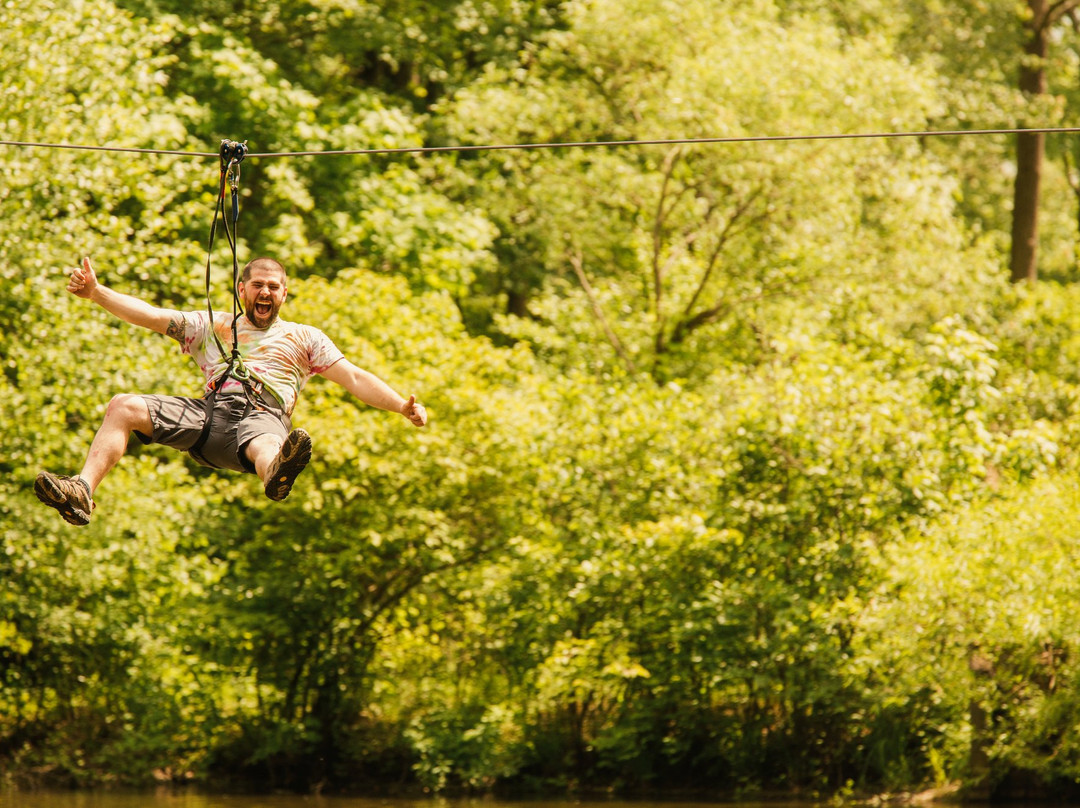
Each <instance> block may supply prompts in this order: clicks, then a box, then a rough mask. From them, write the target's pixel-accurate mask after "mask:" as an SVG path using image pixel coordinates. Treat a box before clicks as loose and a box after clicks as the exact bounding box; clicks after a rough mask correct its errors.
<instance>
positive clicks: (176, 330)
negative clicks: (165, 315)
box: [165, 315, 185, 342]
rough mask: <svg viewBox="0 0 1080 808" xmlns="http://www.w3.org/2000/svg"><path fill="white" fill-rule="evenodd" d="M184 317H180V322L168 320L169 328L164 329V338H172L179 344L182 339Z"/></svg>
mask: <svg viewBox="0 0 1080 808" xmlns="http://www.w3.org/2000/svg"><path fill="white" fill-rule="evenodd" d="M184 325H185V322H184V316H183V315H180V322H177V321H176V320H174V319H171V320H169V327H168V328H166V329H165V336H167V337H172V338H173V339H174V340H176V341H177V342H180V341H181V340H182V339H183V338H184Z"/></svg>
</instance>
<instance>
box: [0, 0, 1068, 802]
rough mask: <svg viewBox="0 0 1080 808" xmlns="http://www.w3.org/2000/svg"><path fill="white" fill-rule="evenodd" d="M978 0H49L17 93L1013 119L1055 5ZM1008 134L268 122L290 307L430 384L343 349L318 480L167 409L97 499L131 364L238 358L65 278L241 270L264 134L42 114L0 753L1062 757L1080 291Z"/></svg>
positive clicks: (169, 100)
mask: <svg viewBox="0 0 1080 808" xmlns="http://www.w3.org/2000/svg"><path fill="white" fill-rule="evenodd" d="M954 5H955V9H953V8H952V7H950V8H949V9H946V7H945V6H944V5H941V4H930V6H929V7H926V8H923V6H926V4H911V3H906V2H900V0H896V1H895V2H894V1H893V0H860V1H859V2H857V3H848V4H836V3H821V2H816V0H811V1H809V2H786V1H785V2H781V0H775V1H772V0H751V1H750V2H745V3H740V4H735V5H734V6H733V7H732V8H730V9H726V10H725V13H724V14H717V13H716V10H715V8H714V7H713V6H714V4H710V3H707V2H703V1H702V2H698V1H697V0H691V1H690V2H678V3H676V2H644V1H643V0H642V2H637V1H636V0H635V2H631V3H625V2H621V3H616V2H609V0H594V1H593V2H573V3H569V4H565V5H558V6H556V5H553V4H551V3H548V2H519V1H518V0H513V1H512V2H511V1H509V0H508V1H507V2H501V1H500V2H491V3H484V4H481V3H476V2H471V0H469V1H468V2H438V3H414V2H396V3H364V2H338V1H335V2H314V0H308V1H307V2H298V1H297V0H288V1H286V0H275V2H269V3H260V4H235V3H225V2H218V0H196V2H185V3H173V2H165V1H164V0H156V2H141V0H140V1H138V2H137V1H136V0H130V1H129V2H124V3H109V2H105V1H104V0H98V1H97V2H85V3H79V4H75V5H74V6H71V7H70V8H69V7H68V6H67V5H64V4H51V3H40V4H36V5H30V6H26V5H25V4H21V5H20V4H16V3H5V4H2V5H0V23H3V26H4V29H5V31H10V32H14V35H16V36H17V37H18V41H19V42H20V44H21V47H20V48H19V49H10V48H9V49H7V50H4V51H0V133H2V135H3V139H5V140H21V141H35V142H40V141H55V142H76V143H82V144H90V143H103V144H107V145H112V146H123V147H135V148H169V149H176V150H194V151H209V150H213V149H215V148H216V146H217V144H218V142H219V140H220V139H221V138H224V137H228V138H230V139H241V140H243V139H246V140H248V141H249V145H250V146H251V148H252V150H253V151H256V152H258V151H276V150H295V149H300V148H309V149H312V150H324V149H335V150H354V149H363V148H370V147H373V146H377V147H384V148H390V149H406V148H414V147H417V146H421V145H425V144H453V143H464V144H491V143H503V142H506V143H508V142H514V141H530V142H537V141H560V140H561V141H570V140H574V141H576V140H603V139H629V138H644V139H663V138H670V137H716V136H724V135H742V134H749V135H764V134H793V133H804V134H810V133H819V132H824V131H850V132H856V131H869V130H872V129H876V130H889V129H916V128H921V127H923V126H925V125H926V124H927V123H928V122H929V123H932V124H937V123H942V122H943V125H944V124H947V125H948V126H950V127H951V126H953V125H955V126H962V125H968V124H971V125H974V124H975V123H978V124H982V125H987V126H989V125H996V124H998V123H1007V122H1010V121H1011V118H1012V117H1013V116H1014V115H1015V113H1016V111H1017V109H1018V106H1017V99H1016V98H1015V96H1014V94H1013V93H1012V91H1011V90H1010V89H1009V88H1010V87H1011V82H1012V78H1013V77H1012V75H1011V72H1012V71H1013V70H1015V67H1016V63H1015V59H1014V58H1013V57H1015V55H1016V53H1015V50H1014V46H1015V44H1016V42H1015V40H1016V36H1017V35H1018V31H1017V29H1016V28H1015V27H1013V24H1014V23H1015V22H1016V17H1015V13H1014V8H1013V5H1011V4H1006V3H990V4H986V3H983V4H971V3H959V4H954ZM983 7H985V10H986V11H987V14H986V15H985V16H980V13H981V10H982V9H983ZM120 9H126V11H125V10H120ZM920 9H921V11H920ZM946 11H948V12H949V13H945V12H946ZM916 12H919V13H916ZM924 12H925V13H924ZM954 12H955V13H954ZM1059 34H1060V38H1059V40H1056V41H1055V48H1056V50H1055V53H1054V57H1053V58H1054V59H1055V60H1056V61H1055V65H1056V68H1055V69H1057V70H1060V71H1062V72H1060V73H1056V74H1055V75H1056V76H1058V77H1064V78H1066V79H1067V78H1068V77H1069V76H1072V75H1073V73H1074V72H1075V64H1076V59H1075V54H1074V44H1075V43H1073V42H1072V37H1071V35H1070V34H1069V32H1068V31H1067V30H1066V29H1064V28H1063V29H1061V31H1059ZM970 41H983V42H985V43H986V44H988V45H989V44H994V45H995V47H986V48H973V49H970V52H969V51H968V50H964V49H963V48H962V47H961V44H962V43H964V42H970ZM103 64H104V65H109V66H110V67H109V70H108V71H104V70H103V69H102V65H103ZM1069 71H1073V72H1072V73H1070V72H1069ZM1044 112H1045V114H1046V115H1047V116H1048V117H1046V118H1045V120H1047V121H1054V120H1058V118H1055V117H1053V116H1054V115H1057V114H1058V113H1057V111H1056V110H1054V109H1048V110H1044ZM1040 120H1043V119H1040ZM1005 146H1006V144H1005V143H1004V142H1003V141H1002V142H996V141H992V140H987V139H974V138H972V139H967V140H963V141H959V142H957V141H948V142H946V141H944V140H942V141H938V142H933V143H931V142H925V143H924V142H919V141H916V140H903V141H892V142H890V141H885V140H878V141H860V142H855V141H847V142H832V143H813V144H811V143H800V144H766V143H757V144H744V145H742V146H735V145H733V144H728V145H723V146H721V145H719V144H717V145H715V146H707V147H706V146H698V147H689V146H685V147H669V146H656V147H649V148H634V149H631V148H620V149H558V150H545V151H540V150H533V151H505V150H496V151H489V152H484V151H477V152H469V153H466V154H457V155H441V156H425V157H418V156H411V155H405V154H395V155H380V156H373V155H353V156H344V155H335V156H332V157H331V156H324V157H319V158H289V159H286V158H259V159H252V160H251V162H250V163H245V164H244V172H243V182H242V189H243V194H244V197H243V202H242V208H243V215H242V217H241V220H240V223H241V227H240V229H241V239H240V245H239V246H240V252H241V254H242V255H241V260H245V259H246V258H247V257H249V256H250V255H253V254H274V255H276V256H278V257H280V258H281V259H282V260H284V261H285V262H286V263H287V265H288V266H289V269H290V298H289V302H288V304H287V309H286V312H285V316H286V317H287V318H288V319H291V320H296V321H300V322H310V323H312V324H315V325H317V326H319V327H320V328H322V329H323V330H324V331H325V332H326V333H328V334H329V335H330V336H331V337H332V338H333V339H334V340H335V341H336V342H337V344H338V345H339V346H340V347H341V348H342V349H343V350H344V351H345V353H346V354H347V355H348V356H349V357H350V359H352V360H353V361H354V362H356V363H357V364H358V365H360V366H362V367H364V368H367V369H369V370H370V371H372V372H374V373H375V374H376V375H378V376H380V377H381V378H384V379H385V380H387V381H388V382H389V383H390V384H391V385H392V386H393V387H395V388H396V389H399V390H400V391H401V392H403V393H405V394H410V393H413V392H415V393H416V394H417V395H418V396H419V397H420V398H421V399H422V400H423V402H424V403H425V404H426V406H427V407H428V410H429V413H430V415H431V423H430V424H429V426H428V427H427V428H426V429H424V430H415V429H413V428H412V427H410V426H409V425H408V424H406V423H405V422H404V421H403V420H402V419H400V418H399V417H398V416H396V415H394V414H388V413H383V412H379V411H375V410H371V409H368V408H365V407H363V406H362V405H360V404H359V403H358V402H356V401H355V400H352V399H351V398H350V397H349V396H347V395H346V394H345V393H344V391H343V390H341V389H339V388H337V387H334V386H331V385H329V384H327V383H325V382H324V381H322V380H321V379H315V380H312V382H311V383H310V385H309V387H308V389H307V390H306V391H305V396H304V398H303V399H302V402H301V404H300V407H299V408H298V410H297V412H296V414H295V420H296V423H297V424H298V425H302V426H304V427H305V428H306V429H308V430H309V431H310V432H311V433H312V434H313V436H314V440H315V456H314V459H313V461H312V464H311V466H310V467H309V469H308V470H307V471H306V472H305V473H304V475H303V476H302V477H301V478H300V480H299V482H298V484H297V486H296V489H295V491H294V493H293V495H292V496H291V497H290V498H289V500H287V501H286V502H284V503H270V502H268V501H266V500H265V499H264V498H263V497H262V494H261V490H260V487H259V485H258V482H257V481H256V480H255V479H254V478H252V477H250V476H240V475H234V474H228V473H219V472H214V471H210V470H206V469H203V468H201V467H198V466H196V465H194V464H193V463H191V462H190V461H188V460H186V459H185V458H184V457H182V456H180V455H177V454H176V453H173V452H169V451H167V450H164V449H161V448H154V447H142V446H141V445H135V444H134V442H133V445H132V446H131V450H130V452H129V454H128V456H127V457H125V459H124V460H123V461H122V462H121V463H120V465H119V466H118V467H117V469H116V470H115V471H114V472H113V473H112V474H111V475H110V476H109V478H108V479H107V480H106V481H105V483H104V484H103V485H102V486H101V488H100V489H99V490H98V492H97V495H96V496H97V505H98V509H97V512H96V513H95V516H94V519H93V522H92V524H91V525H90V526H89V527H88V528H86V529H82V530H77V529H71V528H68V527H67V526H65V525H64V524H63V523H61V522H60V520H58V519H57V518H56V514H54V513H53V512H52V511H51V510H48V509H46V508H42V507H41V506H40V505H39V504H38V503H37V502H36V500H35V498H34V496H33V494H32V490H31V487H32V481H33V478H34V475H35V474H36V472H37V471H38V470H39V469H42V468H48V469H51V470H55V471H59V472H65V473H70V472H72V471H74V470H76V469H77V468H78V466H79V464H80V463H81V462H82V458H83V456H84V453H85V451H86V447H87V445H88V444H89V441H90V440H91V438H92V436H93V433H94V430H95V429H96V427H97V425H98V424H99V423H100V420H101V418H102V416H103V413H104V410H105V407H106V405H107V403H108V401H109V399H110V398H111V397H112V396H113V395H115V394H117V393H121V392H135V391H140V392H169V393H179V394H193V393H195V391H196V390H197V389H198V386H199V385H198V381H199V380H198V379H197V376H196V371H195V369H194V368H193V367H191V366H190V363H189V362H188V361H187V360H186V359H185V358H184V357H182V356H181V355H180V353H179V351H178V349H177V347H176V345H175V344H174V343H172V342H171V341H169V340H166V339H163V338H161V337H159V336H158V335H155V334H150V333H146V332H142V331H139V330H137V329H134V328H131V327H129V326H126V325H123V324H120V323H117V322H116V320H115V319H113V318H110V317H109V316H108V315H106V314H105V313H104V312H102V311H101V310H100V309H98V308H96V307H94V306H93V305H92V304H90V303H87V302H85V301H81V300H77V299H75V298H73V297H71V296H70V295H67V294H65V293H64V291H63V287H64V273H65V271H66V269H67V268H69V267H71V266H73V265H74V264H75V262H76V261H77V260H78V258H79V257H80V256H81V255H83V254H91V255H93V256H94V258H95V260H96V265H97V267H98V269H99V273H100V274H101V276H102V277H103V278H104V279H105V280H106V281H107V282H108V283H109V284H110V285H111V286H112V287H114V288H117V289H119V290H121V291H126V292H131V293H134V294H137V295H139V296H141V297H144V298H146V299H149V300H152V301H154V302H156V303H161V304H166V305H169V306H174V307H177V308H182V309H194V308H199V307H201V306H202V303H203V300H202V271H203V266H204V263H205V258H206V256H205V252H204V251H205V245H206V230H205V228H206V225H207V224H208V223H209V220H210V215H211V213H212V209H213V203H214V194H215V192H216V188H217V185H216V181H217V170H218V166H217V164H216V160H203V159H194V158H191V159H189V158H183V157H175V156H153V157H151V156H145V155H139V156H134V155H131V154H126V153H111V152H110V153H98V152H94V153H85V152H79V151H75V150H54V149H48V150H46V149H30V148H15V147H3V148H4V152H3V155H2V158H3V159H2V160H0V216H2V218H3V221H4V222H5V226H4V228H3V229H2V231H0V279H2V284H3V286H2V289H3V293H4V294H3V296H2V299H0V362H2V364H3V373H2V374H0V401H2V402H3V404H2V406H0V433H2V434H3V435H4V440H3V444H2V446H0V471H3V472H4V473H3V475H2V477H0V777H2V778H4V779H6V780H12V781H15V782H41V781H45V782H52V783H57V782H59V783H65V784H71V785H94V784H101V783H124V784H133V783H135V784H141V783H145V782H148V781H149V780H150V779H151V778H155V777H156V778H175V779H178V780H186V779H191V778H195V779H198V780H200V781H203V782H206V783H222V782H226V783H228V784H229V785H237V784H242V783H255V784H258V785H260V786H263V787H265V786H266V785H267V784H269V785H271V786H272V787H278V788H293V789H297V790H311V789H333V788H349V787H355V786H357V785H358V784H361V783H362V784H365V785H371V784H380V783H399V782H400V781H401V780H402V778H404V779H405V780H406V781H407V784H408V785H416V786H418V787H421V788H426V789H430V790H434V791H452V790H455V789H459V790H472V791H482V790H487V789H492V788H498V787H503V786H517V787H521V788H536V789H552V788H561V789H574V788H589V787H605V788H611V789H620V788H625V789H628V790H629V789H633V788H638V787H651V788H658V789H662V788H666V787H671V786H681V785H683V784H686V783H688V782H691V783H695V784H697V785H699V786H700V787H701V788H702V789H706V790H707V791H708V793H709V794H711V795H714V796H715V795H720V794H723V795H730V794H750V793H753V792H755V791H769V792H773V791H776V790H779V789H785V788H786V789H791V790H793V791H799V792H801V793H812V794H819V795H821V794H828V793H835V794H847V795H851V794H857V793H863V792H881V791H889V790H911V789H914V788H918V787H921V786H946V785H952V784H960V785H962V786H965V787H968V788H971V789H980V788H981V789H983V793H985V792H986V789H988V788H991V789H992V788H997V789H999V790H1004V789H1005V788H1006V787H1007V786H1008V784H1009V782H1010V781H1012V780H1022V781H1024V782H1028V783H1034V784H1036V785H1040V786H1043V787H1046V788H1048V789H1058V790H1059V792H1058V793H1061V791H1060V790H1061V789H1063V788H1064V787H1065V786H1066V785H1068V784H1071V783H1075V781H1076V778H1077V776H1078V766H1080V762H1078V760H1080V759H1078V757H1077V748H1078V743H1077V739H1076V737H1075V728H1074V727H1073V723H1074V722H1073V721H1072V716H1073V715H1074V714H1075V709H1076V705H1075V700H1076V699H1075V697H1074V695H1073V690H1074V689H1075V688H1074V686H1073V685H1074V683H1075V681H1076V679H1077V671H1076V670H1075V667H1076V666H1075V662H1074V660H1075V659H1076V658H1077V657H1078V654H1077V643H1078V640H1077V637H1076V636H1074V635H1075V632H1074V631H1073V629H1072V628H1071V625H1070V622H1069V617H1070V615H1071V611H1072V610H1071V604H1072V603H1073V601H1074V600H1075V595H1076V593H1075V592H1074V591H1073V590H1074V588H1075V585H1074V584H1073V583H1072V581H1074V580H1075V579H1076V570H1075V569H1073V566H1074V565H1073V563H1072V558H1073V556H1074V555H1075V553H1074V552H1073V549H1072V544H1073V533H1074V532H1075V531H1074V530H1073V528H1072V525H1073V524H1075V520H1076V515H1077V513H1078V512H1080V500H1078V499H1077V495H1076V494H1077V491H1076V489H1077V484H1076V479H1075V477H1076V473H1077V471H1076V470H1077V462H1076V459H1077V448H1078V447H1080V434H1078V433H1077V430H1076V427H1075V424H1076V423H1077V422H1078V421H1077V419H1076V417H1075V416H1076V413H1077V404H1078V401H1080V398H1078V395H1077V390H1078V388H1077V384H1078V381H1080V379H1078V376H1077V372H1076V367H1077V366H1078V363H1080V355H1078V351H1077V346H1076V345H1075V344H1074V342H1075V340H1074V338H1073V336H1072V334H1073V333H1074V332H1075V331H1076V330H1077V329H1076V328H1075V327H1074V326H1075V325H1076V323H1075V322H1074V320H1075V319H1076V315H1075V314H1074V312H1075V310H1076V306H1075V305H1074V303H1075V301H1074V300H1073V297H1074V293H1073V291H1072V289H1071V287H1069V286H1067V285H1064V284H1057V283H1055V284H1043V285H1041V286H1039V287H1038V288H1026V287H1025V288H1012V287H1008V286H1007V285H1006V283H1005V281H1004V277H1003V276H1004V273H1003V271H1002V269H1001V267H1000V262H999V257H1000V250H1001V244H1002V243H1003V242H1002V233H1003V232H1004V222H1003V212H1004V211H1005V210H1006V208H1007V205H1006V204H1005V203H1003V202H1002V201H1001V200H1002V193H1003V182H1004V180H1005V179H1007V172H1006V171H1005V170H1004V169H1003V161H1004V159H1005ZM1049 179H1050V183H1051V186H1052V189H1053V193H1054V194H1061V193H1064V192H1065V188H1066V186H1067V184H1068V183H1067V181H1068V179H1069V177H1068V173H1067V172H1066V171H1064V170H1063V171H1062V172H1061V173H1060V175H1056V176H1055V175H1052V176H1051V177H1050V178H1049ZM1057 198H1059V199H1060V196H1059V197H1057ZM1059 207H1060V208H1061V211H1062V212H1061V213H1060V214H1059V215H1058V218H1057V219H1048V220H1047V221H1048V222H1050V226H1049V228H1048V230H1049V234H1048V243H1049V244H1051V245H1054V244H1056V245H1057V246H1056V247H1053V249H1051V250H1049V251H1048V252H1049V253H1050V255H1051V258H1050V259H1049V260H1050V261H1051V265H1053V266H1058V267H1059V271H1057V273H1056V274H1057V275H1058V276H1059V277H1060V278H1067V277H1069V273H1068V272H1067V271H1064V270H1060V266H1062V265H1064V263H1065V262H1067V260H1071V259H1069V258H1068V256H1069V255H1071V253H1070V251H1069V249H1067V247H1068V246H1069V245H1071V243H1072V240H1073V239H1070V238H1069V237H1068V236H1067V234H1068V232H1069V228H1070V227H1071V224H1070V223H1068V222H1067V219H1068V218H1069V216H1070V215H1071V213H1070V208H1069V206H1068V205H1060V206H1059ZM219 244H220V242H219ZM222 253H224V250H222V251H221V252H216V254H215V255H214V256H212V258H213V261H214V262H215V263H216V264H218V267H220V266H221V265H222V264H223V263H224V262H225V261H226V260H227V258H225V257H224V256H223V254H222ZM218 267H215V272H216V274H215V276H214V288H213V290H212V296H213V297H215V299H216V300H217V302H219V304H220V303H222V302H224V301H225V300H226V299H227V298H225V295H224V289H223V288H221V286H220V278H221V277H223V276H224V274H225V271H224V270H222V269H219V268H218Z"/></svg>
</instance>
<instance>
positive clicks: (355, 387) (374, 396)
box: [322, 359, 427, 426]
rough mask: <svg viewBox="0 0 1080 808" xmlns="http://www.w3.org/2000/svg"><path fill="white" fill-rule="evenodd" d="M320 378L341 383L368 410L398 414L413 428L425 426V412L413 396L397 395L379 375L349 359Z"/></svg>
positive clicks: (325, 371)
mask: <svg viewBox="0 0 1080 808" xmlns="http://www.w3.org/2000/svg"><path fill="white" fill-rule="evenodd" d="M322 375H323V376H324V377H325V378H327V379H329V380H330V381H332V382H334V383H335V384H340V385H341V386H342V387H344V388H345V389H346V390H348V391H349V392H350V393H352V394H353V395H354V396H356V397H357V398H358V399H360V400H361V401H363V402H364V403H365V404H367V405H369V406H371V407H378V408H379V409H380V410H386V411H387V412H398V413H401V414H402V415H404V416H405V417H406V418H408V419H409V421H410V422H411V423H412V425H413V426H424V425H425V424H426V423H427V411H426V410H425V409H424V406H423V405H422V404H420V403H419V402H417V400H416V396H409V397H408V398H404V397H402V396H400V395H399V394H398V393H396V392H394V390H393V389H392V388H391V387H390V385H388V384H387V383H386V382H384V381H383V380H382V379H380V378H379V377H378V376H376V375H374V374H373V373H368V372H367V371H366V370H362V369H360V368H358V367H357V366H356V365H354V364H353V363H352V362H350V361H349V360H348V359H339V360H338V361H337V362H335V363H334V364H332V365H331V366H330V367H328V368H327V369H326V370H324V371H323V372H322Z"/></svg>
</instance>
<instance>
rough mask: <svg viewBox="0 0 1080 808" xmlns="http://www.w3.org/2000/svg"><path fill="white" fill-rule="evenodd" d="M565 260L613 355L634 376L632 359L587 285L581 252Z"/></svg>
mask: <svg viewBox="0 0 1080 808" xmlns="http://www.w3.org/2000/svg"><path fill="white" fill-rule="evenodd" d="M567 259H568V260H569V261H570V266H572V267H573V268H574V274H575V275H577V279H578V283H580V284H581V288H582V289H583V290H584V292H585V296H586V297H588V298H589V306H590V308H592V313H593V317H595V318H596V321H597V323H599V325H600V328H601V329H602V330H603V332H604V336H605V337H607V341H608V342H609V343H610V344H611V347H612V348H614V349H615V353H617V354H618V355H619V358H620V359H622V360H623V363H624V364H625V365H626V369H627V370H628V371H630V372H631V373H634V374H636V373H637V372H638V369H637V365H636V364H635V363H634V360H633V358H632V357H631V356H630V354H629V353H628V352H627V350H626V348H624V347H623V344H622V342H621V341H620V340H619V337H618V335H617V334H616V333H615V331H614V330H613V329H612V328H611V326H610V325H609V324H608V321H607V317H605V316H604V310H603V309H601V308H600V302H599V301H598V300H597V299H596V293H595V292H593V288H592V284H591V283H589V278H588V276H586V274H585V266H584V261H583V259H582V257H581V252H580V251H575V252H571V253H570V254H569V255H567Z"/></svg>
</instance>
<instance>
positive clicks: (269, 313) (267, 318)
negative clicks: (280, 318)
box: [244, 300, 281, 328]
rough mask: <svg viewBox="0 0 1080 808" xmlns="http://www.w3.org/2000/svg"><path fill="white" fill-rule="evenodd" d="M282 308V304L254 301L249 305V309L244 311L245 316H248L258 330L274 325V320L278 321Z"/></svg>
mask: <svg viewBox="0 0 1080 808" xmlns="http://www.w3.org/2000/svg"><path fill="white" fill-rule="evenodd" d="M280 308H281V304H280V303H275V302H274V301H272V300H271V301H268V302H265V303H262V302H260V301H258V300H252V301H251V302H249V303H248V305H247V308H246V309H245V310H244V314H245V315H247V318H248V319H249V320H250V321H251V323H252V325H254V326H255V327H256V328H269V327H270V326H271V325H273V323H274V320H276V319H277V315H278V310H279V309H280Z"/></svg>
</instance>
